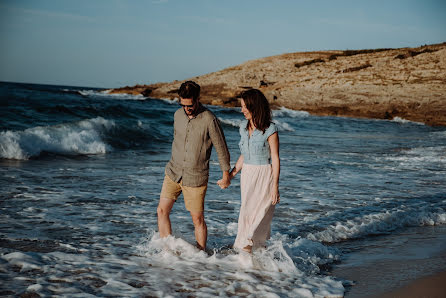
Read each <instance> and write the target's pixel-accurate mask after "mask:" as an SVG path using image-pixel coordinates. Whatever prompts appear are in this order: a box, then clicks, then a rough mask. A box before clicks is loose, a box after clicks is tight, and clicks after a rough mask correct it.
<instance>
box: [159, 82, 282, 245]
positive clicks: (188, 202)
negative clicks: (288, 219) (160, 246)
mask: <svg viewBox="0 0 446 298" xmlns="http://www.w3.org/2000/svg"><path fill="white" fill-rule="evenodd" d="M178 95H179V97H180V105H181V106H182V108H180V109H178V110H177V111H176V112H175V115H174V140H173V143H172V156H171V159H170V161H169V162H168V163H167V166H166V171H165V177H164V182H163V186H162V189H161V194H160V200H159V204H158V208H157V213H158V229H159V233H160V237H161V238H164V237H167V236H168V235H170V234H171V233H172V228H171V223H170V219H169V214H170V211H171V210H172V207H173V204H174V203H175V201H176V199H177V198H178V196H179V195H180V194H181V193H183V197H184V203H185V206H186V209H187V210H188V211H189V212H190V214H191V217H192V221H193V224H194V228H195V238H196V240H197V246H198V248H200V249H202V250H205V249H206V241H207V226H206V222H205V220H204V197H205V195H206V190H207V183H208V177H209V159H210V156H211V151H212V147H213V146H214V147H215V149H216V151H217V155H218V160H219V163H220V168H221V170H222V172H223V177H222V179H220V180H219V181H218V182H217V184H218V185H219V186H220V187H221V188H222V189H225V188H227V187H228V186H229V185H230V183H231V180H232V178H234V177H235V175H236V174H237V173H238V172H240V171H242V173H241V178H240V179H241V180H240V189H241V208H240V215H239V219H238V230H237V237H236V239H235V243H234V248H235V249H240V250H244V251H247V252H250V253H251V252H252V250H253V249H255V248H258V247H263V246H264V245H265V242H266V240H268V239H269V237H270V232H271V220H272V218H273V213H274V208H275V205H276V204H277V203H278V202H279V201H280V197H279V174H280V159H279V136H278V132H277V128H276V125H275V124H274V123H273V122H272V121H271V109H270V106H269V103H268V101H267V99H266V98H265V96H264V95H263V93H262V92H261V91H259V90H257V89H250V90H247V91H244V92H243V93H242V94H241V96H240V97H241V106H242V113H243V114H244V116H245V119H246V121H243V122H242V124H241V125H240V136H241V138H240V143H239V146H240V151H241V154H240V157H239V158H238V160H237V162H236V164H235V166H234V167H233V168H232V170H230V165H229V160H230V158H229V151H228V148H227V145H226V140H225V136H224V134H223V130H222V128H221V126H220V123H219V121H218V119H217V117H216V116H215V115H214V114H213V113H212V112H211V111H209V110H208V109H207V108H206V107H204V106H203V105H202V104H201V103H200V102H199V97H200V86H199V85H198V84H196V83H195V82H193V81H187V82H185V83H183V84H182V85H181V87H180V89H179V91H178Z"/></svg>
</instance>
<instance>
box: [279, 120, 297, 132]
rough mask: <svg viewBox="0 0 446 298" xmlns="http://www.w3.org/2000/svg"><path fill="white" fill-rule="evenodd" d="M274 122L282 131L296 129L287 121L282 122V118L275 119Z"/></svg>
mask: <svg viewBox="0 0 446 298" xmlns="http://www.w3.org/2000/svg"><path fill="white" fill-rule="evenodd" d="M274 123H276V125H277V129H278V130H279V131H280V130H282V131H294V128H292V127H291V126H290V125H289V124H288V123H287V122H282V121H280V120H277V119H274Z"/></svg>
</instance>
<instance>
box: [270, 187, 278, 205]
mask: <svg viewBox="0 0 446 298" xmlns="http://www.w3.org/2000/svg"><path fill="white" fill-rule="evenodd" d="M279 202H280V194H279V188H278V187H273V190H272V191H271V203H272V204H273V205H276V204H277V203H279Z"/></svg>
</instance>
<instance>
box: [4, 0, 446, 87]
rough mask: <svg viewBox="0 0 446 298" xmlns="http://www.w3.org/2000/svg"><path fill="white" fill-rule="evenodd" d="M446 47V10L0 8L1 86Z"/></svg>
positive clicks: (141, 79)
mask: <svg viewBox="0 0 446 298" xmlns="http://www.w3.org/2000/svg"><path fill="white" fill-rule="evenodd" d="M445 41H446V1H444V0H418V1H414V0H405V1H403V0H392V1H390V0H386V1H382V0H373V1H370V0H352V1H342V0H337V1H335V0H325V1H324V0H314V1H303V0H302V1H299V0H294V1H293V0H288V1H287V0H276V1H271V0H270V1H263V0H127V1H124V0H75V1H72V0H0V81H8V82H24V83H37V84H52V85H66V86H88V87H100V88H114V87H122V86H126V85H129V86H133V85H135V84H151V83H156V82H170V81H173V80H184V79H188V78H193V77H195V76H199V75H203V74H206V73H210V72H214V71H218V70H222V69H224V68H227V67H231V66H235V65H238V64H241V63H243V62H246V61H249V60H253V59H257V58H262V57H268V56H274V55H280V54H284V53H291V52H306V51H318V50H346V49H375V48H400V47H417V46H420V45H425V44H434V43H442V42H445Z"/></svg>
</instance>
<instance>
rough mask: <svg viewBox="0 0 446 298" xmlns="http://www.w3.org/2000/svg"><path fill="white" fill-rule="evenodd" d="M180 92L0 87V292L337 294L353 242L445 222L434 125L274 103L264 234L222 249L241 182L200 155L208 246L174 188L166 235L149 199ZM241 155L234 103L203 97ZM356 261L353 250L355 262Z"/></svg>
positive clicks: (156, 188)
mask: <svg viewBox="0 0 446 298" xmlns="http://www.w3.org/2000/svg"><path fill="white" fill-rule="evenodd" d="M178 108H179V106H178V103H177V102H175V101H170V100H160V99H151V98H145V97H142V96H130V95H110V94H107V93H106V92H104V91H102V90H99V89H92V88H82V87H65V86H48V85H31V84H14V83H0V280H1V282H0V295H20V294H23V293H27V292H35V293H37V294H39V295H42V296H50V295H58V296H59V295H65V296H70V297H71V296H73V297H76V296H78V297H89V296H120V297H139V296H145V295H147V296H154V297H188V296H195V297H210V296H215V295H218V296H223V297H224V296H252V297H254V296H262V297H342V296H343V295H344V293H345V291H346V288H348V287H350V286H351V285H352V283H353V281H351V280H347V279H343V278H341V277H339V276H336V275H335V274H332V273H331V272H330V268H331V267H332V266H333V265H334V264H342V262H343V260H344V259H345V257H346V255H348V254H349V252H350V251H355V250H360V249H363V246H364V243H376V245H379V243H380V241H375V240H374V239H380V238H379V237H380V236H382V237H384V236H385V237H389V236H390V237H391V236H392V235H393V234H394V233H398V234H401V233H404V231H406V230H410V229H413V228H417V229H418V230H417V231H419V229H422V228H423V227H424V228H426V229H428V228H429V227H432V226H442V225H445V224H446V187H445V185H446V129H445V128H438V127H436V128H435V127H429V126H426V125H423V124H422V123H414V122H410V121H406V120H404V119H399V118H397V119H394V120H393V121H387V120H370V119H354V118H342V117H339V118H336V117H316V116H311V115H309V114H308V113H306V112H303V111H293V110H289V109H286V108H281V109H279V110H276V111H274V112H273V117H274V121H275V122H276V123H277V125H278V127H279V136H280V157H281V176H280V194H281V203H280V204H279V205H278V206H277V207H276V212H275V217H274V219H273V223H272V238H271V240H270V241H269V242H268V246H267V247H266V249H264V250H260V251H256V252H255V253H254V254H253V255H252V256H251V255H247V254H238V253H237V252H235V251H233V250H232V249H231V245H232V243H233V241H234V239H235V235H236V231H237V217H238V211H239V208H240V184H239V177H237V178H236V179H234V180H233V183H232V185H231V186H230V188H228V189H226V190H220V188H219V187H218V186H217V185H216V181H217V180H218V179H220V176H221V172H220V168H219V166H218V159H217V157H216V154H215V152H214V153H213V155H212V158H211V171H210V179H209V188H208V192H207V196H206V207H205V208H206V214H205V215H206V221H207V225H208V233H209V234H208V251H207V252H202V251H199V250H197V249H196V248H195V245H194V244H195V240H194V235H193V225H192V222H191V220H190V216H189V214H188V212H187V211H186V210H185V208H184V204H183V201H182V199H181V198H182V197H180V199H179V200H178V202H177V203H176V204H175V206H174V208H173V210H172V214H171V220H172V226H173V236H171V237H168V238H166V239H160V238H159V235H158V233H157V218H156V207H157V204H158V198H159V193H160V190H161V184H162V180H163V176H164V167H165V164H166V162H167V161H168V160H169V158H170V149H171V141H172V136H173V128H172V127H173V114H174V112H175V110H176V109H178ZM208 108H209V109H210V110H212V111H213V112H214V113H215V114H216V115H217V116H218V118H219V119H220V121H221V123H222V127H223V129H224V132H225V135H226V140H227V143H228V147H229V150H230V153H231V159H232V162H231V165H233V164H234V163H235V161H236V159H237V157H238V155H239V149H238V141H239V135H238V125H239V123H240V122H241V121H242V120H243V116H242V114H241V113H240V110H239V109H237V108H222V107H215V106H209V107H208ZM356 262H358V261H356Z"/></svg>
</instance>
